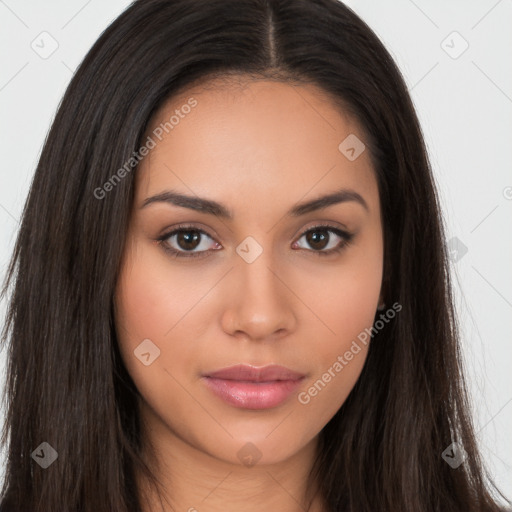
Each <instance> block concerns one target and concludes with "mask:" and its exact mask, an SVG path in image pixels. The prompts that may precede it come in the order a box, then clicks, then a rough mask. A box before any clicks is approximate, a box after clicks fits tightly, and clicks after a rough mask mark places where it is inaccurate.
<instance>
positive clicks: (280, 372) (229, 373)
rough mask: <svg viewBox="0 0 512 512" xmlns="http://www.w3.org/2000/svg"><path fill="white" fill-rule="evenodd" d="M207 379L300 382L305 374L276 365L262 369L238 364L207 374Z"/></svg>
mask: <svg viewBox="0 0 512 512" xmlns="http://www.w3.org/2000/svg"><path fill="white" fill-rule="evenodd" d="M205 377H214V378H216V379H226V380H240V381H249V382H269V381H276V380H299V379H301V378H302V377H304V374H302V373H299V372H295V371H293V370H290V369H289V368H286V367H285V366H279V365H276V364H270V365H267V366H262V367H256V366H251V365H247V364H237V365H234V366H229V367H228V368H222V369H221V370H217V371H214V372H211V373H207V374H206V375H205Z"/></svg>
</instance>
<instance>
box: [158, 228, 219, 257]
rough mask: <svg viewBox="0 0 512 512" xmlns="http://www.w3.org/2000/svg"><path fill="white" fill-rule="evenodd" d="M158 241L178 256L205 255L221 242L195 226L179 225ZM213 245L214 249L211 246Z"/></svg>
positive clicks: (165, 248)
mask: <svg viewBox="0 0 512 512" xmlns="http://www.w3.org/2000/svg"><path fill="white" fill-rule="evenodd" d="M205 237H206V238H209V239H210V240H212V241H213V244H212V243H211V242H210V243H208V242H207V241H205V240H204V239H205ZM156 242H157V243H159V244H160V245H161V246H162V248H163V249H164V250H165V251H166V252H168V253H170V254H172V255H174V256H176V257H178V258H180V257H185V258H187V257H188V258H190V257H192V258H194V257H198V256H203V255H205V254H206V253H207V252H209V251H210V250H217V249H219V248H220V244H219V243H217V242H216V241H215V240H213V238H212V237H211V236H210V235H208V233H206V232H205V231H203V230H202V229H199V228H196V227H193V226H178V228H176V229H173V230H172V231H169V232H167V233H165V234H164V235H162V236H161V237H160V238H158V239H157V240H156ZM212 245H213V249H212V248H211V246H212ZM209 246H210V248H209Z"/></svg>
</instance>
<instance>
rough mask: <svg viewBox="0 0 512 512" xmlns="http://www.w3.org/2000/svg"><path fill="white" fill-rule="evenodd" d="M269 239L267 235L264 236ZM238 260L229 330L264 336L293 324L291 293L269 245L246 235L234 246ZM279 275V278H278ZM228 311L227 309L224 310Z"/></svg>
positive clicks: (234, 275) (257, 336) (259, 336)
mask: <svg viewBox="0 0 512 512" xmlns="http://www.w3.org/2000/svg"><path fill="white" fill-rule="evenodd" d="M267 240H268V238H267ZM236 251H237V253H238V257H239V261H238V262H237V264H236V268H235V269H234V272H233V275H232V277H231V278H232V279H233V280H235V281H236V283H237V285H236V286H234V287H233V289H234V290H235V292H234V295H233V297H232V300H231V301H230V305H229V315H228V317H229V318H231V323H230V327H229V329H230V330H233V331H244V332H245V333H246V334H248V335H249V336H250V337H253V338H265V337H268V336H271V335H273V334H274V333H276V332H278V331H282V330H283V329H291V328H293V325H294V320H295V317H294V312H293V310H292V308H293V306H292V304H291V302H290V299H291V296H292V294H291V293H290V291H289V290H287V289H286V286H285V285H284V283H283V282H282V280H283V281H285V279H283V277H281V278H279V277H278V276H279V271H278V270H276V268H279V265H278V264H277V263H276V261H275V258H274V257H273V251H272V250H271V248H270V247H268V248H264V247H263V246H262V245H261V244H259V243H258V242H257V241H256V240H255V239H254V238H252V237H247V239H245V240H244V241H243V242H242V243H240V244H239V246H238V247H237V249H236ZM281 279H282V280H281ZM226 313H227V312H226Z"/></svg>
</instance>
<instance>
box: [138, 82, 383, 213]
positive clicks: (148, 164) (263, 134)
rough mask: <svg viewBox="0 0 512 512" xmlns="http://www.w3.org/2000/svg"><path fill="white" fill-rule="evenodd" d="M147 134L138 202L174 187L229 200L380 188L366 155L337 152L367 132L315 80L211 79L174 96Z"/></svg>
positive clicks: (139, 177) (155, 119) (362, 139)
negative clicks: (149, 142)
mask: <svg viewBox="0 0 512 512" xmlns="http://www.w3.org/2000/svg"><path fill="white" fill-rule="evenodd" d="M146 137H151V138H152V139H153V141H154V142H155V145H154V148H153V149H151V150H150V152H149V154H148V155H147V156H146V157H144V159H143V160H142V162H141V163H140V164H139V168H138V170H137V192H136V197H137V200H138V202H139V203H140V201H141V200H143V196H144V197H146V196H147V195H151V194H157V193H159V192H162V191H163V190H165V189H170V188H172V189H180V190H182V191H183V192H186V193H190V192H191V191H192V192H193V193H195V194H198V195H201V196H210V197H216V198H219V199H222V198H224V199H225V201H230V200H233V199H234V198H235V197H238V198H242V197H245V198H249V196H248V195H250V196H251V197H250V199H254V198H256V197H257V196H258V195H260V196H261V197H264V198H267V199H270V198H272V197H274V198H276V197H279V198H280V200H283V193H284V194H285V195H286V196H287V197H290V200H298V199H300V198H301V197H303V196H304V195H305V194H307V193H308V191H310V190H312V189H315V190H318V192H321V191H325V190H330V189H332V188H339V187H340V186H346V187H351V188H356V187H357V188H358V190H359V191H360V192H363V193H364V192H365V191H366V193H367V194H368V195H370V196H372V195H375V193H376V181H375V176H374V170H373V167H372V164H371V160H370V155H369V154H368V153H369V152H368V151H366V150H364V151H363V152H362V153H361V155H360V156H359V157H358V158H357V159H355V160H353V161H351V160H350V159H348V158H347V156H346V154H344V153H343V151H341V150H340V144H341V143H343V141H344V140H346V139H347V137H356V139H355V140H359V141H361V142H362V143H363V144H364V139H365V136H364V133H363V130H362V129H361V128H360V126H359V125H358V123H357V121H356V120H355V119H353V118H352V117H351V116H349V115H348V114H347V113H346V112H344V111H343V110H342V109H341V108H340V107H339V106H338V105H337V104H336V103H335V102H334V101H333V100H332V98H330V97H329V96H328V95H327V94H326V93H325V92H324V91H323V90H322V89H320V88H318V87H317V86H314V85H311V84H307V85H304V84H301V85H296V84H290V83H283V82H277V81H268V80H258V81H254V80H253V81H250V80H247V81H240V80H237V81H233V80H212V81H210V82H207V83H205V84H202V85H201V86H196V87H192V88H188V89H187V90H184V91H182V92H181V93H179V94H177V95H175V96H173V97H172V98H171V99H169V100H168V101H167V102H166V103H165V104H164V105H163V106H162V107H161V108H160V109H159V111H158V112H157V113H156V114H155V115H154V116H153V118H152V120H151V122H150V124H149V128H148V130H147V133H146ZM144 140H145V139H144ZM349 140H352V139H349ZM278 193H279V194H278ZM313 193H314V190H313ZM276 194H278V195H277V196H276ZM313 195H314V194H313ZM371 200H372V199H371V197H370V198H369V201H370V202H371Z"/></svg>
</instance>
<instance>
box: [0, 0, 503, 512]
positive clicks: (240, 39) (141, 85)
mask: <svg viewBox="0 0 512 512" xmlns="http://www.w3.org/2000/svg"><path fill="white" fill-rule="evenodd" d="M444 240H445V239H444V233H443V226H442V218H441V214H440V209H439V204H438V200H437V196H436V191H435V187H434V183H433V179H432V174H431V170H430V165H429V162H428V157H427V154H426V150H425V146H424V143H423V139H422V134H421V131H420V127H419V124H418V120H417V117H416V114H415V112H414V109H413V106H412V103H411V100H410V97H409V95H408V92H407V89H406V87H405V84H404V81H403V79H402V77H401V75H400V73H399V71H398V69H397V67H396V65H395V64H394V62H393V61H392V59H391V57H390V55H389V53H388V52H387V51H386V50H385V48H384V47H383V45H382V43H381V42H380V41H379V40H378V39H377V37H376V36H375V34H374V33H373V32H372V31H371V30H370V29H369V28H368V27H367V26H366V25H365V24H364V22H362V21H361V20H360V19H359V18H358V17H357V16H356V15H355V14H354V13H353V12H352V11H351V10H350V9H348V8H347V7H346V6H344V5H343V4H342V3H340V2H337V1H335V0H307V1H306V0H301V1H297V0H295V1H291V0H288V1H285V0H268V1H264V0H242V1H240V0H237V1H235V0H219V1H216V2H204V1H199V0H173V1H169V0H138V1H136V2H134V3H133V4H132V5H131V6H130V7H129V8H128V9H127V10H126V11H125V12H124V13H123V14H122V15H121V16H120V17H119V18H118V19H117V20H115V21H114V22H113V23H112V25H111V26H110V27H109V28H108V29H107V30H106V31H105V32H104V33H103V34H102V36H101V37H100V38H99V40H98V41H97V43H96V44H95V45H94V47H93V48H92V49H91V51H90V52H89V53H88V55H87V56H86V58H85V60H84V62H83V63H82V65H81V66H80V68H79V69H78V71H77V73H76V75H75V76H74V78H73V80H72V81H71V84H70V86H69V87H68V90H67V92H66V94H65V97H64V99H63V101H62V103H61V105H60V107H59V111H58V113H57V116H56V118H55V121H54V123H53V126H52V128H51V131H50V134H49V136H48V139H47V141H46V143H45V147H44V150H43V152H42V155H41V159H40V161H39V165H38V167H37V170H36V174H35V178H34V181H33V183H32V187H31V190H30V194H29V197H28V200H27V204H26V208H25V211H24V214H23V220H22V224H21V228H20V232H19V237H18V240H17V243H16V247H15V251H14V255H13V259H12V262H11V266H10V269H9V274H8V280H7V281H6V285H5V287H4V293H6V291H7V289H8V287H9V285H10V284H12V285H13V291H12V299H11V303H10V308H9V311H8V319H7V320H8V321H7V324H6V329H5V333H4V337H5V340H7V341H8V342H9V350H10V353H9V367H8V385H7V403H8V411H7V420H6V429H5V432H4V438H5V439H4V441H5V442H6V443H7V450H8V464H7V468H6V479H5V484H4V489H3V497H4V499H3V504H4V505H3V506H4V508H5V510H32V511H56V510H59V511H60V510H66V511H71V510H80V511H93V510H94V511H102V510H105V511H143V512H147V511H150V510H151V511H169V510H189V511H194V510H198V511H201V510H224V511H230V510H240V509H242V510H244V511H257V510H269V509H270V510H276V509H279V510H282V511H283V510H284V511H295V510H299V509H302V510H308V511H310V512H320V511H321V512H326V511H348V510H350V511H353V512H363V511H370V510H371V511H375V510H380V511H391V510H392V511H395V512H396V511H404V512H405V511H411V510H415V511H417V512H423V511H425V512H426V511H434V510H436V511H437V510H443V511H496V510H499V507H498V505H497V503H496V501H495V498H494V494H495V493H493V491H492V490H491V489H493V487H492V486H491V484H490V483H489V482H488V479H487V477H486V474H485V472H484V469H483V467H482V463H481V461H480V459H479V455H478V450H477V446H476V441H475V434H474V430H473V427H472V424H471V418H470V413H469V409H468V402H467V398H466V394H465V393H466V392H465V387H464V381H463V376H462V374H461V369H460V361H459V345H458V343H459V341H458V339H459V335H458V330H457V325H456V321H455V317H454V310H453V306H452V296H451V289H450V282H449V275H448V272H447V268H448V262H447V255H446V249H445V242H444Z"/></svg>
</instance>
